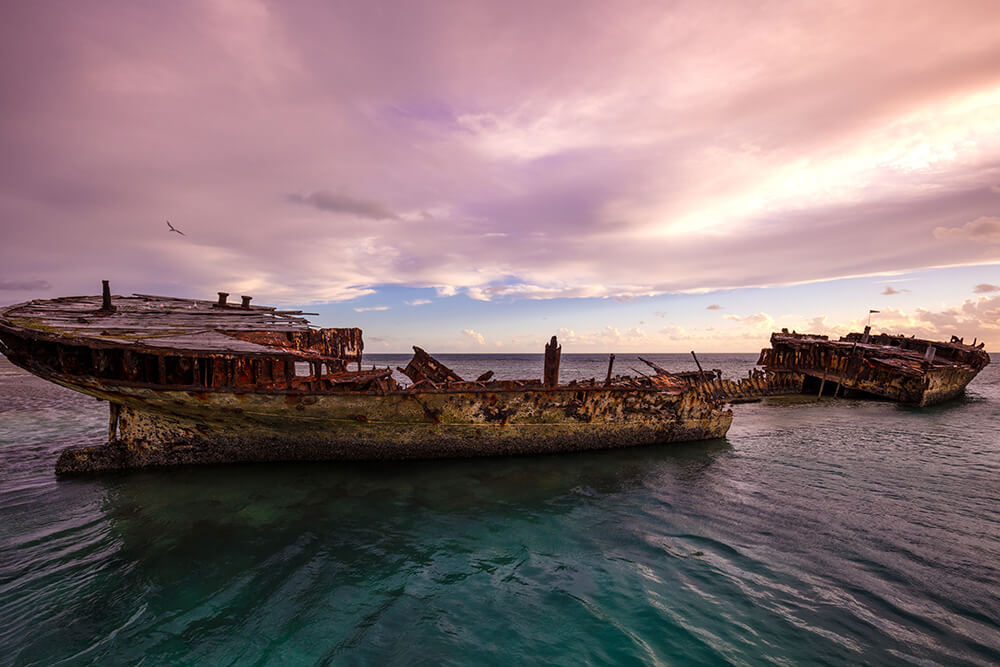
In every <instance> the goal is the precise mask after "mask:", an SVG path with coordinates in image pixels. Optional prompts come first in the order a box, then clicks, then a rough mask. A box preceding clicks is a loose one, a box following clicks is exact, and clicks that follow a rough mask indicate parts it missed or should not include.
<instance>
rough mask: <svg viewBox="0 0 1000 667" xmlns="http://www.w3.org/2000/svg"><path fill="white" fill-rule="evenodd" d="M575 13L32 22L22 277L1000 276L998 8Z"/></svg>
mask: <svg viewBox="0 0 1000 667" xmlns="http://www.w3.org/2000/svg"><path fill="white" fill-rule="evenodd" d="M567 7H568V6H565V5H560V4H558V3H552V4H550V3H516V2H515V3H507V4H503V3H501V4H495V5H492V6H484V5H478V4H475V5H474V4H470V5H462V6H449V7H444V6H443V5H441V4H439V3H433V2H425V3H420V2H415V3H409V4H406V5H405V6H400V7H398V8H396V9H395V10H394V11H393V12H390V13H386V12H383V11H381V10H380V9H379V8H378V7H375V6H371V5H367V4H364V3H360V4H357V5H353V6H348V7H342V6H333V5H325V4H323V3H318V4H305V3H303V4H299V3H290V4H267V3H263V2H253V1H250V0H248V1H245V2H235V3H234V2H224V1H218V2H205V3H192V4H183V3H161V4H156V3H153V4H135V3H128V2H120V3H115V2H109V3H102V4H100V5H98V6H88V7H86V8H83V7H74V6H67V7H64V8H61V9H58V10H57V9H54V8H52V7H49V6H47V5H45V4H44V3H20V4H17V5H14V6H12V7H11V8H10V10H9V11H7V12H6V13H5V20H4V22H3V25H2V26H0V39H2V40H3V43H4V44H5V48H6V51H5V52H6V54H7V57H6V58H4V59H3V60H2V62H0V85H2V89H3V90H4V91H6V92H7V95H6V97H5V105H4V112H3V120H4V123H3V124H2V126H0V148H2V153H0V154H2V155H3V156H4V157H3V158H2V160H0V232H2V234H3V238H4V243H3V247H2V248H0V263H2V265H3V266H4V267H5V271H7V272H8V273H9V275H11V276H38V275H40V276H45V277H46V281H47V282H48V283H50V284H51V285H52V286H53V289H55V290H58V291H59V292H60V293H78V292H93V291H95V288H94V287H93V284H94V282H95V281H96V280H97V279H99V278H101V277H109V278H113V279H115V281H116V284H119V285H124V286H127V287H128V289H129V290H130V291H131V290H134V291H169V292H172V293H180V294H187V295H198V296H204V295H205V294H206V293H208V294H211V293H213V292H214V291H216V290H217V289H225V288H229V287H232V286H234V285H241V286H246V287H247V288H248V289H251V288H252V289H254V294H255V297H256V298H257V299H258V300H267V301H288V300H294V301H298V302H304V301H329V300H342V299H351V298H355V297H357V296H359V295H362V294H369V293H371V291H372V290H375V289H377V288H378V286H379V285H382V284H396V285H409V286H419V287H436V288H437V289H438V290H439V293H440V294H442V295H447V294H456V293H464V294H466V295H468V296H471V297H473V298H476V299H483V300H497V299H515V298H528V299H549V298H560V297H565V298H592V297H608V298H615V299H619V300H623V301H627V300H629V299H634V298H638V297H642V296H646V295H650V294H659V293H663V292H670V291H695V290H704V289H719V288H730V287H745V286H754V285H774V284H783V283H789V282H799V281H809V280H820V279H829V278H836V277H841V276H853V275H866V274H873V273H879V272H885V271H893V270H904V269H915V268H920V267H927V266H940V265H961V264H971V263H986V262H1000V244H997V243H994V242H993V241H995V240H996V239H995V238H994V237H995V236H996V232H997V228H996V225H995V221H996V220H997V219H996V217H995V214H996V193H995V191H994V188H995V187H996V183H997V182H998V181H1000V170H998V168H997V167H996V166H995V165H996V164H998V163H1000V139H998V137H1000V131H998V130H1000V128H998V126H997V120H996V119H997V118H1000V108H998V107H1000V103H998V101H997V100H996V98H995V96H993V97H991V96H990V95H991V94H992V92H993V91H995V87H996V83H997V79H996V70H995V63H996V62H997V58H998V57H1000V47H998V44H1000V24H998V23H997V22H996V21H993V20H992V15H993V8H992V7H991V5H989V4H988V3H987V4H982V5H978V4H975V3H971V4H963V5H962V6H961V7H950V6H949V7H945V6H943V5H940V4H938V3H929V2H928V3H916V4H914V3H893V2H888V3H880V4H879V5H878V6H877V7H871V8H868V9H866V11H865V12H863V13H859V12H856V11H852V10H848V9H845V10H840V9H838V8H836V7H833V8H830V7H823V8H822V9H818V8H814V7H812V6H810V5H808V4H805V5H799V6H777V5H775V6H763V7H757V6H754V7H749V6H748V7H742V6H739V5H733V6H731V7H729V8H728V9H727V11H726V14H725V17H724V19H723V18H721V17H720V15H719V14H718V12H717V11H716V10H714V9H713V8H711V7H709V6H707V5H704V4H703V3H696V2H680V3H678V4H677V5H676V6H674V7H672V8H671V9H670V10H669V11H667V10H665V9H663V8H662V7H659V6H656V5H655V4H654V5H649V4H646V3H625V4H623V5H622V4H615V5H609V4H607V3H598V2H583V3H573V4H572V7H571V9H572V11H570V10H568V9H567ZM555 25H558V26H559V29H558V30H553V26H555ZM941 26H948V29H947V31H942V29H941ZM776 35H777V36H778V37H777V38H776ZM955 36H957V37H955ZM928 43H933V44H934V45H935V48H934V49H928V48H926V45H927V44H928ZM581 44H586V48H580V45H581ZM181 45H183V46H181ZM885 53H892V54H894V57H892V58H887V57H885ZM663 63H669V68H666V66H665V65H663ZM861 73H863V76H862V75H860V74H861ZM289 193H292V194H289ZM168 217H169V219H170V220H171V221H172V222H174V223H175V224H177V226H178V227H179V228H181V229H183V230H184V231H185V233H187V234H188V237H186V238H185V239H183V240H184V241H185V243H184V244H181V243H179V242H178V241H179V239H173V238H168V237H166V236H165V235H164V230H163V229H162V220H163V219H164V218H168ZM970 221H973V222H970ZM938 230H942V231H940V232H938ZM859 239H862V240H863V241H859ZM970 241H975V242H970ZM887 248H891V249H892V250H891V252H887V251H886V249H887ZM13 283H22V287H23V281H12V284H13ZM233 289H235V287H233ZM31 291H32V290H31V289H28V288H25V289H22V290H20V291H17V290H14V291H8V293H9V294H10V295H11V296H12V297H14V298H17V297H19V296H21V295H22V294H23V295H25V296H30V295H31V294H30V293H31Z"/></svg>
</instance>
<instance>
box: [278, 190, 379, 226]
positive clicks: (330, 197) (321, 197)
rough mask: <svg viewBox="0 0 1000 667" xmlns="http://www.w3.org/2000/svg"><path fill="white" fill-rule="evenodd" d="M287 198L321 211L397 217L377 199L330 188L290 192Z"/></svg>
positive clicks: (363, 216)
mask: <svg viewBox="0 0 1000 667" xmlns="http://www.w3.org/2000/svg"><path fill="white" fill-rule="evenodd" d="M286 199H287V200H288V201H290V202H292V203H295V204H306V205H308V206H312V207H313V208H317V209H319V210H321V211H329V212H331V213H347V214H349V215H354V216H357V217H359V218H368V219H370V220H387V219H395V218H396V217H397V216H396V214H395V213H393V212H392V211H391V210H389V208H388V207H387V206H385V205H384V204H380V203H379V202H376V201H369V200H366V199H357V198H355V197H349V196H347V195H343V194H335V193H333V192H330V191H328V190H320V191H319V192H314V193H312V194H310V195H304V196H303V195H298V194H290V195H288V196H287V197H286Z"/></svg>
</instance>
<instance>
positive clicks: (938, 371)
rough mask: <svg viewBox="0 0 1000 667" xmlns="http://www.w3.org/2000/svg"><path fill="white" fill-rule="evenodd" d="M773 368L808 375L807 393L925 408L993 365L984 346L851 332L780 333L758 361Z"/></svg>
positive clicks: (956, 392)
mask: <svg viewBox="0 0 1000 667" xmlns="http://www.w3.org/2000/svg"><path fill="white" fill-rule="evenodd" d="M757 363H758V364H759V365H761V366H763V367H764V368H765V369H767V371H769V372H783V371H784V372H795V373H800V374H802V375H803V376H805V382H804V383H803V392H805V393H816V394H818V395H822V394H824V393H825V394H827V395H833V396H837V395H841V396H862V397H863V396H871V397H878V398H884V399H889V400H893V401H898V402H900V403H904V404H908V405H914V406H918V407H925V406H929V405H935V404H938V403H942V402H944V401H948V400H950V399H953V398H955V397H957V396H960V395H961V394H962V393H963V392H964V391H965V387H966V386H967V385H968V384H969V382H971V381H972V380H973V378H975V377H976V375H978V373H979V371H980V370H982V369H983V368H984V367H985V366H986V365H988V364H989V363H990V358H989V355H988V354H986V352H985V351H984V350H983V346H981V345H980V346H974V345H966V344H965V343H964V342H962V341H961V340H960V339H953V340H952V341H950V342H941V341H930V340H924V339H917V338H908V337H905V336H890V335H887V334H881V335H878V336H870V334H869V332H868V331H867V330H866V331H865V332H864V333H852V334H849V335H847V336H845V337H843V338H841V339H840V340H839V341H832V340H829V339H828V338H827V337H826V336H817V335H811V334H797V333H794V332H793V333H788V332H787V331H782V332H781V333H775V334H772V336H771V349H764V350H762V351H761V355H760V359H759V360H758V362H757Z"/></svg>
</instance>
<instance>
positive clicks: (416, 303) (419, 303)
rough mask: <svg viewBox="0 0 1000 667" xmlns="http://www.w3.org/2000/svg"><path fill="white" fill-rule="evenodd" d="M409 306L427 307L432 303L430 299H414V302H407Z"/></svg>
mask: <svg viewBox="0 0 1000 667" xmlns="http://www.w3.org/2000/svg"><path fill="white" fill-rule="evenodd" d="M405 303H406V305H407V306H426V305H427V304H429V303H431V300H430V299H414V300H413V301H406V302H405Z"/></svg>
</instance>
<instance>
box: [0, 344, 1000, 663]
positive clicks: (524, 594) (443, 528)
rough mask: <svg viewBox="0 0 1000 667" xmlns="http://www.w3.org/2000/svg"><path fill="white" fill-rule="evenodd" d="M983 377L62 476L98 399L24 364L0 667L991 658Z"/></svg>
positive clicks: (996, 654)
mask: <svg viewBox="0 0 1000 667" xmlns="http://www.w3.org/2000/svg"><path fill="white" fill-rule="evenodd" d="M481 361H482V360H477V359H471V360H465V361H464V362H463V363H467V364H468V365H470V366H471V365H473V364H474V363H477V362H481ZM529 361H531V360H529ZM723 361H725V360H724V359H723ZM752 361H753V360H752V359H749V362H748V359H747V357H745V356H740V357H739V358H737V359H734V360H733V363H734V364H735V365H739V364H746V363H752ZM526 363H527V362H526ZM605 363H606V361H605ZM489 364H493V367H495V365H496V360H495V359H491V360H487V362H484V363H483V365H489ZM0 370H2V368H0ZM515 370H517V369H515ZM992 370H993V367H989V368H987V370H986V371H984V373H983V376H982V377H981V378H980V379H979V380H977V384H976V385H973V387H974V390H972V389H970V393H969V395H968V396H967V397H966V398H964V399H961V400H959V401H956V402H953V403H950V404H948V405H944V406H939V407H937V408H933V409H931V410H927V411H914V410H911V409H906V408H900V407H898V406H895V405H894V404H890V403H879V402H854V401H837V402H832V401H823V402H822V403H818V402H816V401H815V400H797V401H768V402H766V403H760V404H748V405H741V406H738V407H737V408H736V411H737V415H736V420H735V422H734V426H733V429H732V431H731V432H730V435H729V437H728V438H727V440H724V441H708V442H701V443H688V444H683V445H669V446H661V447H645V448H639V449H631V450H615V451H606V452H589V453H581V454H577V455H563V456H541V457H517V458H497V459H479V460H453V461H432V462H406V463H396V464H388V465H387V464H384V463H380V464H362V463H358V464H335V463H326V464H288V465H243V466H223V467H206V468H184V469H171V470H160V471H148V472H139V473H131V474H121V475H112V476H104V477H96V478H80V479H72V480H61V481H57V480H56V479H55V478H54V476H53V475H52V468H51V466H52V463H53V461H54V458H55V455H56V453H57V452H58V450H59V449H61V447H62V446H65V445H66V444H79V442H74V441H75V440H79V439H81V438H83V439H85V438H87V437H94V436H93V434H92V433H91V429H92V428H94V427H96V429H97V431H98V434H99V432H100V430H101V429H102V428H103V413H101V414H99V415H98V416H96V417H94V416H91V412H92V410H93V406H92V401H91V400H90V399H80V398H77V397H75V396H74V395H72V394H69V393H68V392H64V391H63V390H60V389H58V388H47V387H48V386H47V385H35V384H32V383H33V381H32V380H30V378H29V379H26V380H25V379H24V378H21V377H19V376H17V378H16V379H18V381H19V382H22V386H21V389H19V390H18V391H21V392H22V393H25V392H24V391H23V386H24V383H27V384H28V385H31V386H32V387H33V389H32V391H35V392H36V395H35V399H34V400H33V401H27V402H26V403H25V404H24V405H23V406H22V407H21V408H19V409H17V410H12V411H8V412H6V413H4V416H3V418H2V419H3V421H2V422H0V448H2V449H0V452H2V456H3V457H4V458H3V465H4V476H3V485H2V486H0V508H2V509H0V512H2V517H0V518H2V521H0V547H2V553H3V554H4V556H3V558H2V559H0V644H2V645H3V646H5V647H7V649H6V652H5V653H4V654H2V655H0V663H10V664H46V665H47V664H53V663H57V662H58V661H59V660H64V661H66V662H67V664H80V663H83V664H87V663H100V664H106V663H108V662H115V663H122V662H124V663H132V662H140V661H142V660H145V661H146V662H147V663H148V664H160V663H166V662H170V663H173V662H187V663H189V664H202V663H209V664H230V663H237V664H242V663H254V664H257V663H270V662H273V663H281V664H299V663H302V664H316V663H317V662H318V663H324V662H327V663H342V662H350V663H354V662H370V663H376V664H383V663H389V664H393V663H406V664H409V663H413V662H426V663H430V664H439V663H461V664H468V663H485V664H501V663H502V664H509V663H511V662H528V663H547V664H548V663H560V664H579V663H581V662H590V663H600V664H608V663H622V662H645V663H655V662H665V663H677V662H684V663H695V664H697V663H703V664H717V663H720V662H725V661H728V662H736V663H747V662H749V663H753V664H758V663H762V662H776V663H803V662H809V663H813V662H828V663H836V664H843V663H859V662H866V663H878V664H887V663H888V664H892V663H907V662H913V661H918V662H919V661H929V662H937V663H941V664H956V663H958V664H961V663H968V664H989V663H995V662H997V661H1000V627H998V624H997V621H996V619H997V618H1000V598H998V594H997V591H1000V570H998V566H997V563H1000V513H998V511H997V507H998V503H997V501H998V500H1000V483H998V481H997V480H998V479H1000V477H998V474H997V473H998V472H1000V438H998V437H997V435H998V434H997V424H1000V419H998V417H1000V407H998V406H1000V374H997V373H996V372H992ZM12 377H15V376H8V377H5V378H4V377H0V393H2V392H4V391H8V392H10V391H14V390H12V389H11V388H10V386H9V384H5V383H6V382H8V381H9V380H10V379H11V378H12ZM0 402H2V401H0ZM88 420H89V421H88ZM88 434H89V435H88Z"/></svg>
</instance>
